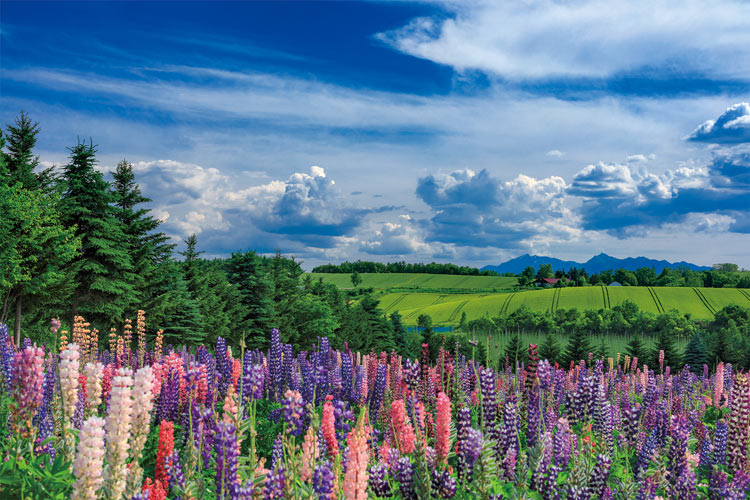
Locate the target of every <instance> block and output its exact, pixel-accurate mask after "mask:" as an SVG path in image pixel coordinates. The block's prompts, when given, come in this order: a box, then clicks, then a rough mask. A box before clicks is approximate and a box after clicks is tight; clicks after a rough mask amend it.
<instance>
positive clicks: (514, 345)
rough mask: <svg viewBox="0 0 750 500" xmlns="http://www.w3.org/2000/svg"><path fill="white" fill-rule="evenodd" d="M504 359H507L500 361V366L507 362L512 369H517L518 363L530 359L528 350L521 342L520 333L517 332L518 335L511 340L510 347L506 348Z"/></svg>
mask: <svg viewBox="0 0 750 500" xmlns="http://www.w3.org/2000/svg"><path fill="white" fill-rule="evenodd" d="M503 357H504V358H505V359H503V360H500V365H501V366H503V365H504V364H505V361H506V360H507V362H508V363H509V365H510V366H511V367H512V368H515V366H516V363H521V362H524V361H526V360H527V359H528V357H529V356H528V350H527V349H526V348H525V346H524V345H523V343H522V342H521V333H520V332H517V333H516V335H513V336H512V337H511V338H510V341H509V342H508V345H506V346H505V350H504V351H503Z"/></svg>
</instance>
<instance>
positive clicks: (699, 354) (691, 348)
mask: <svg viewBox="0 0 750 500" xmlns="http://www.w3.org/2000/svg"><path fill="white" fill-rule="evenodd" d="M706 363H708V350H707V348H706V344H705V342H703V336H702V335H701V334H700V333H695V334H693V336H692V337H691V338H690V342H688V345H687V347H686V348H685V364H686V365H689V366H690V371H692V372H693V373H695V374H700V373H702V372H703V365H704V364H706Z"/></svg>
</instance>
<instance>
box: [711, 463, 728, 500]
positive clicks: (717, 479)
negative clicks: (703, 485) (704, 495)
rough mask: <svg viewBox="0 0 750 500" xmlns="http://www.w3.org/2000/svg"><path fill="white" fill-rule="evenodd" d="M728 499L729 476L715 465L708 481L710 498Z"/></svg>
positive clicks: (717, 499) (712, 499) (714, 499)
mask: <svg viewBox="0 0 750 500" xmlns="http://www.w3.org/2000/svg"><path fill="white" fill-rule="evenodd" d="M727 497H729V486H728V485H727V475H726V473H725V472H724V471H722V470H721V469H719V467H718V466H716V465H714V467H713V469H712V470H711V476H710V477H709V480H708V498H710V499H711V500H723V499H724V498H727Z"/></svg>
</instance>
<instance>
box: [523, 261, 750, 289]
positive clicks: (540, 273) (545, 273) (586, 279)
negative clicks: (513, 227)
mask: <svg viewBox="0 0 750 500" xmlns="http://www.w3.org/2000/svg"><path fill="white" fill-rule="evenodd" d="M543 278H558V279H559V280H560V281H558V282H557V283H555V285H554V286H556V287H564V286H588V285H608V284H610V283H612V282H614V281H616V282H618V283H620V284H621V285H623V286H690V287H707V288H750V272H748V271H740V270H739V269H738V266H737V265H736V264H718V265H716V266H714V268H713V269H711V270H706V271H694V270H692V269H690V268H687V267H678V268H676V269H672V268H667V267H665V268H664V269H662V271H661V272H660V273H658V274H657V272H656V270H655V269H654V268H653V267H640V268H638V269H636V270H635V271H629V270H627V269H622V268H621V269H616V270H607V271H602V272H599V273H594V274H589V273H587V272H586V269H583V268H580V269H579V268H576V267H573V268H570V269H568V270H567V271H566V270H559V269H558V270H557V271H555V270H553V268H552V264H542V265H540V266H539V269H536V270H535V269H534V268H533V267H531V266H528V267H527V268H526V269H524V270H523V272H521V273H520V274H519V275H518V284H519V285H520V286H530V285H532V284H533V283H534V282H535V281H537V280H539V279H543Z"/></svg>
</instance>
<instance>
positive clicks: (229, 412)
mask: <svg viewBox="0 0 750 500" xmlns="http://www.w3.org/2000/svg"><path fill="white" fill-rule="evenodd" d="M238 411H239V408H238V407H237V396H236V395H235V393H234V385H230V386H229V388H228V389H227V395H226V397H225V398H224V416H223V418H222V420H224V422H226V423H228V424H232V425H234V422H235V421H236V420H237V412H238Z"/></svg>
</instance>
